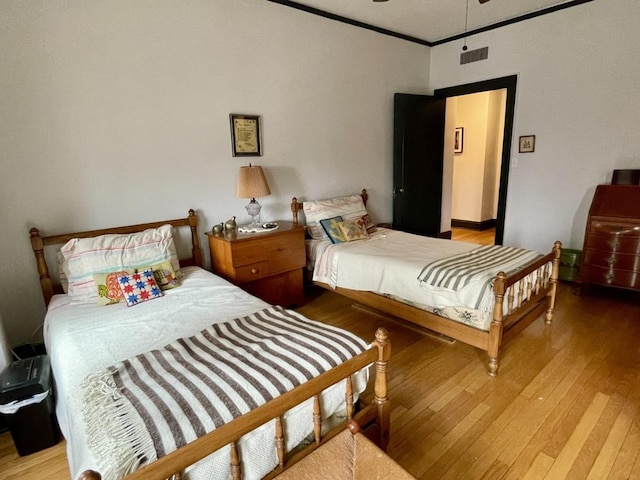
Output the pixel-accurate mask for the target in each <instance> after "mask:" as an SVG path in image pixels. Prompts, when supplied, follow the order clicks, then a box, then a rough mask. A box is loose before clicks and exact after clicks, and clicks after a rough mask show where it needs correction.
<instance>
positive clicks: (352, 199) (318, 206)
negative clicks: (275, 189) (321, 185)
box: [302, 195, 375, 240]
mask: <svg viewBox="0 0 640 480" xmlns="http://www.w3.org/2000/svg"><path fill="white" fill-rule="evenodd" d="M302 209H303V211H304V216H305V218H306V221H307V232H308V233H309V236H311V238H314V239H316V240H329V237H328V236H327V234H326V232H325V231H324V229H323V228H322V225H321V224H320V220H325V219H327V218H333V217H338V216H340V217H342V219H343V220H358V219H360V218H363V217H365V216H366V219H365V218H363V220H364V221H365V225H366V223H367V221H368V222H369V223H370V222H371V220H370V219H369V215H368V214H367V209H366V207H365V206H364V202H363V201H362V197H361V196H360V195H350V196H347V197H335V198H329V199H326V200H315V201H312V202H303V204H302ZM371 225H372V226H373V227H374V230H375V225H373V224H371Z"/></svg>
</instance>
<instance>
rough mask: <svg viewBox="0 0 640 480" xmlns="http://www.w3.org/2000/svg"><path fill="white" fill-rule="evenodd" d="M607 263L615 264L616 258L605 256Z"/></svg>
mask: <svg viewBox="0 0 640 480" xmlns="http://www.w3.org/2000/svg"><path fill="white" fill-rule="evenodd" d="M607 263H608V264H609V265H615V264H616V263H618V260H617V259H616V258H615V257H609V258H607Z"/></svg>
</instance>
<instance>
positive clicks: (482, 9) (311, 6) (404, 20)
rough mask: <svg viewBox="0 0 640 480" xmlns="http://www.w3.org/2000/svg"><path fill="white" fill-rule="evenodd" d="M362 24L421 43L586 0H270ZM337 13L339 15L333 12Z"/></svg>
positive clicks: (435, 40) (558, 8)
mask: <svg viewBox="0 0 640 480" xmlns="http://www.w3.org/2000/svg"><path fill="white" fill-rule="evenodd" d="M270 1H272V2H275V3H280V4H283V5H287V6H290V7H294V8H298V9H301V10H305V11H308V12H310V13H316V14H320V15H324V16H329V17H330V18H335V19H337V20H342V21H347V22H348V23H355V24H365V25H361V26H364V27H365V28H370V27H373V29H374V30H381V29H382V30H388V31H389V32H383V33H389V34H396V35H395V36H400V37H411V38H407V39H409V40H413V41H417V42H418V43H423V44H426V45H432V44H436V45H437V44H439V43H444V42H446V41H449V40H453V39H455V38H459V37H460V35H462V34H464V32H465V13H466V10H467V1H468V15H467V25H466V31H467V32H472V31H474V30H477V29H481V30H482V29H490V28H494V27H493V26H495V25H496V24H497V25H498V26H500V25H502V24H503V22H515V21H518V20H520V19H523V18H525V19H526V18H530V17H532V16H537V15H540V14H546V13H552V12H554V11H557V10H560V9H563V8H568V7H571V6H574V5H577V4H581V3H585V2H587V1H592V0H490V1H488V2H487V3H484V4H480V2H479V0H387V1H384V0H378V1H374V0H296V1H288V0H270ZM337 17H340V18H337Z"/></svg>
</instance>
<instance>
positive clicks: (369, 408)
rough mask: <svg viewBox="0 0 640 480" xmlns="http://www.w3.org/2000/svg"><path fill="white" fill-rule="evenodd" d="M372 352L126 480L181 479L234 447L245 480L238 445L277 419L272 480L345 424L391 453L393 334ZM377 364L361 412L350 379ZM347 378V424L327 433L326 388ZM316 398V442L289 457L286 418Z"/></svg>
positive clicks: (87, 475)
mask: <svg viewBox="0 0 640 480" xmlns="http://www.w3.org/2000/svg"><path fill="white" fill-rule="evenodd" d="M371 347H372V348H370V349H368V350H367V351H365V352H363V353H361V354H359V355H358V356H356V357H353V358H352V359H350V360H348V361H346V362H344V363H342V364H341V365H338V366H337V367H335V368H333V369H331V370H329V371H327V372H325V373H323V374H322V375H320V376H318V377H315V378H313V379H311V380H309V381H308V382H306V383H304V384H302V385H300V386H298V387H296V388H295V389H293V390H291V391H289V392H287V393H285V394H283V395H280V396H279V397H276V398H274V399H273V400H271V401H269V402H267V403H266V404H264V405H262V406H260V407H258V408H256V409H254V410H252V411H250V412H248V413H246V414H244V415H242V416H241V417H238V418H236V419H235V420H233V421H231V422H229V423H227V424H225V425H223V426H222V427H220V428H217V429H216V430H214V431H212V432H210V433H208V434H207V435H205V436H203V437H200V438H198V439H197V440H195V441H193V442H191V443H189V444H188V445H185V446H184V447H182V448H180V449H178V450H176V451H174V452H172V453H170V454H168V455H166V456H164V457H161V458H160V459H158V460H156V461H154V462H153V463H151V464H149V465H147V466H144V467H142V468H140V469H139V470H136V471H135V472H133V473H131V474H130V475H128V476H127V477H125V478H126V480H158V479H164V478H167V479H168V478H171V477H173V478H174V480H179V479H180V478H181V473H179V472H182V471H183V470H184V469H185V468H187V467H188V466H190V465H193V464H194V463H196V462H197V461H199V460H201V459H202V458H204V457H206V456H207V455H209V454H211V453H213V452H215V451H217V450H219V449H220V448H222V447H224V446H226V445H230V446H231V449H230V459H229V462H230V465H231V472H232V478H233V480H240V479H241V478H242V471H241V464H242V459H241V458H240V455H239V452H238V448H237V445H236V442H237V441H238V440H239V439H240V438H241V437H242V436H243V435H245V434H246V433H249V432H250V431H252V430H254V429H256V428H258V427H259V426H261V425H263V424H265V423H267V422H269V421H271V420H274V419H275V431H274V448H275V450H276V452H277V455H278V460H279V465H278V466H277V467H276V469H275V470H274V471H273V472H271V473H270V474H268V475H267V476H266V477H264V478H265V479H271V478H274V477H275V476H277V475H278V474H280V473H281V472H282V471H284V470H285V469H287V468H288V467H289V466H291V465H294V464H295V463H297V462H298V461H300V460H301V459H302V458H304V457H305V456H306V455H308V454H309V453H311V452H312V451H313V450H315V449H316V448H318V447H319V446H321V445H323V444H324V443H326V442H328V441H329V440H330V439H331V438H333V437H335V436H336V435H337V434H338V433H340V432H341V431H342V430H344V428H345V425H346V424H347V423H349V422H351V421H355V422H357V423H358V425H361V426H362V431H363V433H365V435H366V436H367V437H369V438H370V439H371V440H373V441H374V443H376V444H377V445H378V446H379V447H380V448H382V450H386V448H387V445H388V443H389V426H390V425H389V424H390V414H391V407H390V402H389V398H388V396H387V395H388V386H387V364H388V361H389V356H390V355H391V344H390V343H389V338H388V332H387V331H386V330H385V329H384V328H379V329H378V330H377V331H376V335H375V340H374V341H373V342H372V344H371ZM371 364H373V365H375V373H374V387H373V401H371V402H370V403H364V402H361V403H362V408H360V409H359V410H358V411H357V412H356V411H355V405H354V401H353V397H354V395H353V390H352V385H351V375H352V374H354V373H355V372H357V371H359V370H361V369H363V368H366V367H367V366H369V365H371ZM343 379H346V391H345V405H346V416H347V419H346V422H345V423H344V424H342V425H340V426H337V427H335V428H334V429H332V430H330V431H329V432H328V433H326V434H325V435H322V434H321V432H322V416H321V413H320V412H321V409H320V393H321V392H322V391H323V390H325V389H326V388H328V387H330V386H332V385H334V384H336V383H338V382H340V381H341V380H343ZM309 398H313V402H314V405H313V418H311V419H309V420H310V422H312V424H313V435H314V440H315V441H314V442H312V443H311V444H310V445H308V446H307V447H305V448H303V449H302V450H300V451H296V452H295V453H293V454H291V455H289V456H288V455H287V452H285V451H284V443H285V442H284V438H285V432H284V429H283V422H282V417H283V415H284V413H285V412H286V411H287V410H290V409H291V408H293V407H294V406H296V405H298V404H299V403H302V402H303V401H305V400H307V399H309ZM101 478H102V477H101V475H100V474H99V473H98V472H95V471H93V470H87V471H85V472H83V473H82V474H81V475H80V477H79V478H78V480H100V479H101Z"/></svg>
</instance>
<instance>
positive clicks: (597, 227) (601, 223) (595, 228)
mask: <svg viewBox="0 0 640 480" xmlns="http://www.w3.org/2000/svg"><path fill="white" fill-rule="evenodd" d="M589 233H596V234H597V233H599V234H603V235H609V236H616V237H629V238H635V239H640V225H638V222H624V221H619V222H618V221H611V220H599V219H597V218H592V219H591V221H590V222H589Z"/></svg>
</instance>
